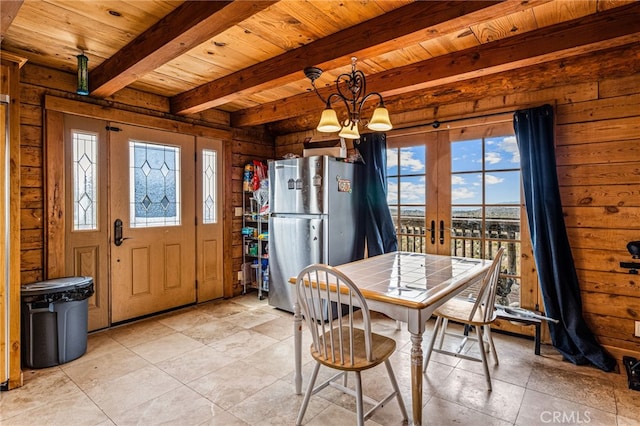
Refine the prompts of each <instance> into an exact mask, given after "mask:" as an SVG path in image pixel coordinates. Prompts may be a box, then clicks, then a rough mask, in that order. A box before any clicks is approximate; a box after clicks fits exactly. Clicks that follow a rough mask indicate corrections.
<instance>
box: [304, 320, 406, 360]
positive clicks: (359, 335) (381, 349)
mask: <svg viewBox="0 0 640 426" xmlns="http://www.w3.org/2000/svg"><path fill="white" fill-rule="evenodd" d="M342 335H343V339H342V340H343V341H344V343H343V345H340V344H339V343H340V342H339V339H340V337H339V336H340V333H339V332H338V331H337V329H334V332H333V340H334V344H333V347H334V348H335V351H334V352H335V361H332V359H333V358H332V357H331V354H328V356H327V357H326V358H325V355H324V351H322V352H318V351H316V350H315V348H314V345H313V344H311V356H312V357H313V358H314V359H315V360H316V361H318V362H319V363H321V364H323V365H326V366H327V367H331V368H334V369H336V370H344V371H361V370H366V369H369V368H372V367H375V366H376V365H378V364H380V363H382V362H384V361H385V360H386V359H388V358H389V357H390V356H391V354H393V352H394V351H395V349H396V341H395V340H393V339H391V338H389V337H386V336H382V335H380V334H375V333H371V339H372V340H371V348H372V351H373V360H372V361H368V360H367V356H366V353H365V349H364V348H365V344H364V339H365V337H364V336H365V335H364V331H363V330H360V329H353V339H354V342H355V345H354V347H355V351H354V354H353V357H354V360H353V363H351V361H350V360H349V359H346V360H344V363H343V362H341V358H340V353H339V348H340V347H341V346H342V347H349V342H348V340H349V327H342ZM325 338H326V339H327V340H329V339H330V336H329V332H326V333H325ZM345 356H348V352H347V354H345Z"/></svg>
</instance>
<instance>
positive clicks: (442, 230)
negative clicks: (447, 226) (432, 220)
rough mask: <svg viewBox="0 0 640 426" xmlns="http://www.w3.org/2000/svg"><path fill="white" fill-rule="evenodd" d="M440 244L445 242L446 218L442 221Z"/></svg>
mask: <svg viewBox="0 0 640 426" xmlns="http://www.w3.org/2000/svg"><path fill="white" fill-rule="evenodd" d="M440 244H444V220H441V221H440Z"/></svg>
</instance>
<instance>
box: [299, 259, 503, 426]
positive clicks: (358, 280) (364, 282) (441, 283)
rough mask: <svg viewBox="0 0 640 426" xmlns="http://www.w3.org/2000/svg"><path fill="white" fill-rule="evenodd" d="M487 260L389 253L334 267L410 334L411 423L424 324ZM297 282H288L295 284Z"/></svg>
mask: <svg viewBox="0 0 640 426" xmlns="http://www.w3.org/2000/svg"><path fill="white" fill-rule="evenodd" d="M491 262H492V261H491V260H483V259H474V258H467V257H457V256H447V255H437V254H425V253H414V252H405V251H394V252H390V253H385V254H381V255H378V256H372V257H367V258H365V259H362V260H357V261H353V262H349V263H345V264H342V265H336V266H335V267H336V268H337V269H339V270H340V271H342V272H343V273H344V274H346V275H347V276H348V277H349V278H350V279H351V280H352V281H353V282H354V283H355V285H356V286H357V287H358V288H359V289H360V291H361V293H362V295H363V296H364V297H365V299H366V302H367V306H368V307H369V310H370V311H375V312H378V313H381V314H384V315H386V316H387V317H389V318H391V319H394V320H397V321H401V322H403V323H406V324H407V330H408V332H409V333H410V334H411V354H410V356H411V399H412V419H411V421H412V424H413V425H421V424H422V374H423V373H422V365H423V353H422V335H423V333H424V331H425V327H426V324H427V321H428V320H429V318H430V317H431V315H432V314H433V312H434V311H435V310H436V308H438V306H440V305H442V304H443V303H445V302H446V301H447V300H449V299H451V298H452V297H455V296H458V295H460V294H461V293H462V292H463V291H464V290H465V289H468V288H469V287H470V286H472V285H473V284H475V283H476V282H478V281H480V280H482V278H483V277H484V275H485V274H486V272H487V270H488V269H489V267H490V266H491ZM296 278H297V277H291V278H290V280H289V282H290V283H291V284H295V283H296ZM293 308H294V309H293V310H294V315H293V322H294V345H295V373H294V383H295V391H296V394H301V393H302V365H301V363H302V352H301V350H302V348H301V345H302V315H301V313H300V307H299V306H298V303H297V301H296V302H294V306H293Z"/></svg>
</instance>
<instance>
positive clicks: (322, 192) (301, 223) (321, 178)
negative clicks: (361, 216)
mask: <svg viewBox="0 0 640 426" xmlns="http://www.w3.org/2000/svg"><path fill="white" fill-rule="evenodd" d="M357 167H361V165H359V164H352V163H345V162H343V161H339V160H337V159H336V158H334V157H329V156H313V157H305V158H292V159H286V160H276V161H271V162H269V208H270V215H269V269H270V271H269V274H270V287H269V304H270V305H272V306H275V307H277V308H279V309H282V310H285V311H289V312H293V304H294V301H295V292H294V288H295V287H294V286H293V285H292V284H290V283H289V278H291V277H295V276H297V275H298V273H299V272H300V271H301V270H302V269H303V268H304V267H306V266H308V265H310V264H312V263H327V264H329V265H333V266H335V265H339V264H342V263H346V262H349V261H352V260H356V259H361V258H362V257H363V252H364V237H363V236H361V235H362V232H358V230H357V226H358V202H357V199H356V195H357V191H358V190H360V185H359V182H358V181H357V180H358V179H357V175H358V174H357ZM359 235H360V236H359Z"/></svg>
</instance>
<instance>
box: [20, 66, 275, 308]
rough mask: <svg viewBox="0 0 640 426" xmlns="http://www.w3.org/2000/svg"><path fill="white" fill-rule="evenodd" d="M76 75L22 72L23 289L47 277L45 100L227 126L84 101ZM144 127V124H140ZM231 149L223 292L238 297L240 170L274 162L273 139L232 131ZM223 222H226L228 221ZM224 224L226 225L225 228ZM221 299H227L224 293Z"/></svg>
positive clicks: (132, 100)
mask: <svg viewBox="0 0 640 426" xmlns="http://www.w3.org/2000/svg"><path fill="white" fill-rule="evenodd" d="M75 84H76V83H75V75H73V74H69V73H64V72H61V71H56V70H52V69H49V68H45V67H40V66H35V65H30V64H27V65H25V66H24V67H23V69H22V72H21V82H20V92H21V96H22V103H21V110H20V113H21V115H20V131H21V144H20V158H21V169H20V176H21V185H20V213H21V214H20V216H21V232H20V283H21V284H26V283H31V282H36V281H41V280H44V279H48V278H51V277H47V275H46V265H45V263H46V258H47V256H46V253H45V247H46V244H45V221H46V210H45V189H44V177H45V168H46V167H47V164H46V160H45V158H46V157H45V153H44V142H43V134H44V132H43V130H44V129H43V123H44V119H43V117H44V97H45V95H53V96H58V97H61V98H69V99H74V100H80V101H86V102H92V103H98V104H99V105H102V106H105V107H109V108H116V109H119V110H122V111H130V112H132V113H138V114H145V115H148V116H150V117H154V118H158V117H160V118H166V119H174V120H180V121H188V122H190V123H195V124H199V125H202V126H210V127H215V128H217V129H226V130H229V131H231V128H230V127H229V116H228V114H227V113H224V112H220V111H214V110H209V111H205V112H203V113H200V114H197V115H193V116H190V118H189V119H185V118H183V117H175V116H171V115H170V114H169V102H168V99H167V98H164V97H161V96H156V95H151V94H149V93H144V92H139V91H136V90H131V89H124V90H121V91H120V92H118V93H116V94H115V95H113V96H110V97H109V98H108V99H106V100H105V101H101V102H97V101H96V100H93V99H89V98H83V97H81V96H78V95H76V94H75V93H74V91H75ZM139 124H144V123H139ZM231 135H232V136H231V141H230V143H229V145H230V147H227V148H230V149H227V148H225V151H226V152H225V165H226V166H227V170H225V176H226V179H227V180H228V181H229V180H230V181H231V182H232V184H231V186H228V185H227V186H226V187H225V194H224V199H225V210H224V217H225V228H230V229H225V239H228V240H231V241H230V242H229V247H233V249H232V253H233V254H232V257H231V258H229V259H226V258H225V266H224V268H225V277H228V279H227V280H226V281H232V282H231V283H229V282H225V288H231V289H232V294H233V295H237V294H240V293H241V290H242V287H241V285H240V283H239V281H237V280H236V278H237V274H236V271H238V270H240V264H241V263H242V251H241V238H240V237H239V236H240V229H241V226H242V222H241V220H239V218H238V220H236V218H235V217H233V212H234V210H235V209H234V208H235V207H241V206H242V198H241V192H240V191H241V189H242V170H243V168H244V164H245V163H246V162H247V161H249V160H250V159H254V158H258V159H261V160H266V159H268V158H272V157H273V139H272V138H271V137H269V136H268V135H267V133H266V132H265V131H264V130H263V129H262V128H257V129H252V130H234V131H232V132H231ZM227 219H228V222H227ZM227 223H229V224H230V226H227V225H226V224H227ZM226 296H231V294H228V295H226Z"/></svg>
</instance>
